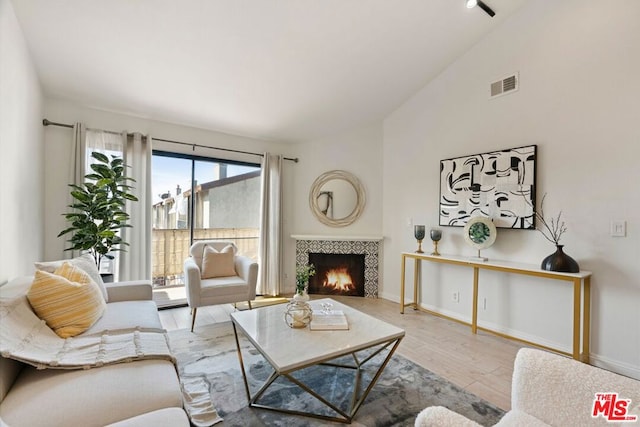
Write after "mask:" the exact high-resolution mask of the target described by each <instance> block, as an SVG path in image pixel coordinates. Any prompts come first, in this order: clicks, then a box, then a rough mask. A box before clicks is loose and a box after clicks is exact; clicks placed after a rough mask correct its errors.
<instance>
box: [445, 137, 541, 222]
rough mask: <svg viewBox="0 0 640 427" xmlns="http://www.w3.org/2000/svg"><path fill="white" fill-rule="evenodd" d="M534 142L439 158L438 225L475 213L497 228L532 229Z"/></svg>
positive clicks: (471, 215) (534, 167)
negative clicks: (523, 145) (526, 144)
mask: <svg viewBox="0 0 640 427" xmlns="http://www.w3.org/2000/svg"><path fill="white" fill-rule="evenodd" d="M536 151H537V146H536V145H528V146H525V147H516V148H509V149H506V150H499V151H491V152H488V153H482V154H474V155H471V156H465V157H456V158H453V159H446V160H441V161H440V215H439V216H440V225H443V226H447V225H448V226H454V227H464V225H465V224H466V223H467V220H468V219H469V218H471V217H475V216H484V217H489V218H491V219H492V220H493V223H494V224H495V226H496V227H498V228H518V229H531V230H533V229H535V215H534V214H533V209H534V206H535V205H536V200H535V194H536V191H535V190H536Z"/></svg>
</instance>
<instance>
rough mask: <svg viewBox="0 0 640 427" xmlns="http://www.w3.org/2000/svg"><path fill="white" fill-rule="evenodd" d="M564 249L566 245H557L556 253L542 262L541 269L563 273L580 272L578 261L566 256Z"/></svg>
mask: <svg viewBox="0 0 640 427" xmlns="http://www.w3.org/2000/svg"><path fill="white" fill-rule="evenodd" d="M563 247H564V245H556V251H555V252H554V253H552V254H551V255H549V256H548V257H546V258H545V259H543V260H542V265H541V266H540V268H542V269H543V270H547V271H557V272H561V273H578V272H580V266H579V265H578V263H577V262H576V260H575V259H573V258H571V257H570V256H569V255H567V254H565V253H564V251H563V250H562V248H563Z"/></svg>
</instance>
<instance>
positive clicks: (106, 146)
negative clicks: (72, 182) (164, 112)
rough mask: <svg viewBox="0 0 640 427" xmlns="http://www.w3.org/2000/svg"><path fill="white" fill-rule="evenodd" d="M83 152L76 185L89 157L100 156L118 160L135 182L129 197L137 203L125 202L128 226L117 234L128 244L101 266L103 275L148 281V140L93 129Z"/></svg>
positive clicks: (149, 227) (149, 210)
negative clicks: (112, 274)
mask: <svg viewBox="0 0 640 427" xmlns="http://www.w3.org/2000/svg"><path fill="white" fill-rule="evenodd" d="M82 141H85V144H86V149H85V151H84V152H83V153H79V154H78V155H77V158H76V163H79V164H80V165H81V166H80V168H81V170H82V172H81V173H80V178H81V179H80V182H83V181H84V174H85V173H86V172H85V171H86V170H89V168H90V165H91V163H93V159H92V158H91V153H92V152H94V151H98V152H101V153H103V154H105V155H106V156H108V157H111V156H119V157H122V158H123V160H124V163H125V164H126V165H127V166H128V167H127V170H126V173H127V176H129V177H131V178H133V179H135V182H133V183H129V184H130V185H132V186H133V187H134V188H133V189H132V190H130V193H131V194H133V195H134V196H136V197H137V198H138V202H129V201H127V203H126V206H125V209H126V211H127V213H129V215H130V219H129V224H130V225H131V227H125V228H123V229H122V230H121V236H122V239H123V240H124V241H125V242H127V243H129V246H125V247H124V248H123V249H124V251H119V252H116V253H114V254H113V255H115V260H114V265H113V266H104V265H103V266H102V268H103V269H104V270H103V271H105V272H110V273H114V276H115V280H117V281H122V280H150V279H151V138H150V137H145V136H143V135H141V134H139V133H134V134H131V135H130V134H127V132H122V133H117V132H109V131H102V130H96V129H87V130H86V138H82Z"/></svg>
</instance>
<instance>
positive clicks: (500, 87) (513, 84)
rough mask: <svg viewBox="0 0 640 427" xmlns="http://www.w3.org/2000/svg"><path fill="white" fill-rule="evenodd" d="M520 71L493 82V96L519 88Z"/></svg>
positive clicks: (491, 90)
mask: <svg viewBox="0 0 640 427" xmlns="http://www.w3.org/2000/svg"><path fill="white" fill-rule="evenodd" d="M519 80H520V79H519V78H518V73H514V74H512V75H510V76H507V77H505V78H503V79H501V80H498V81H496V82H493V83H491V89H490V92H491V98H495V97H497V96H502V95H506V94H507V93H511V92H515V91H516V90H518V85H519Z"/></svg>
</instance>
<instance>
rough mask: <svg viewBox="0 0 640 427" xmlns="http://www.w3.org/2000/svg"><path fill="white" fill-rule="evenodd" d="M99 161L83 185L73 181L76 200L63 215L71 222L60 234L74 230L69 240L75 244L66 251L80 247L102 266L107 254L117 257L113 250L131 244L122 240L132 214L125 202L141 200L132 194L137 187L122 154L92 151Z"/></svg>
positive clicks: (80, 249) (92, 166) (93, 166)
mask: <svg viewBox="0 0 640 427" xmlns="http://www.w3.org/2000/svg"><path fill="white" fill-rule="evenodd" d="M91 157H92V158H93V159H95V160H96V162H95V163H93V164H92V165H91V170H92V171H91V172H90V173H88V174H87V175H85V176H84V178H85V182H84V183H83V184H82V185H75V184H69V186H70V187H71V188H72V190H71V196H72V198H73V201H72V203H71V204H70V205H68V207H69V208H71V209H72V211H71V212H69V213H65V214H63V215H64V217H65V218H66V220H67V221H68V222H70V223H71V225H70V226H69V227H68V228H66V229H64V230H62V231H61V232H60V233H59V234H58V237H61V236H64V235H66V234H69V233H71V238H70V239H69V240H68V242H69V243H71V247H69V248H67V249H65V250H66V251H70V250H78V251H83V252H88V253H90V254H91V255H92V256H93V259H94V260H95V262H96V266H97V267H98V268H100V262H101V261H102V259H103V257H106V258H109V259H113V255H111V253H112V252H116V251H124V250H125V249H124V248H123V246H128V245H129V244H128V243H127V242H125V241H124V240H122V238H121V237H120V233H119V231H120V230H121V229H122V228H124V227H131V225H129V224H127V221H128V220H129V214H128V213H127V212H126V211H125V202H126V201H127V200H130V201H134V202H136V201H138V198H137V197H136V196H134V195H133V194H131V193H130V190H131V189H133V187H132V186H130V185H129V182H135V180H134V179H133V178H130V177H127V176H126V174H125V169H126V167H127V166H126V165H125V164H124V161H123V159H122V158H121V157H118V156H111V159H109V157H107V156H106V155H105V154H102V153H100V152H96V151H94V152H92V153H91Z"/></svg>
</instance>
